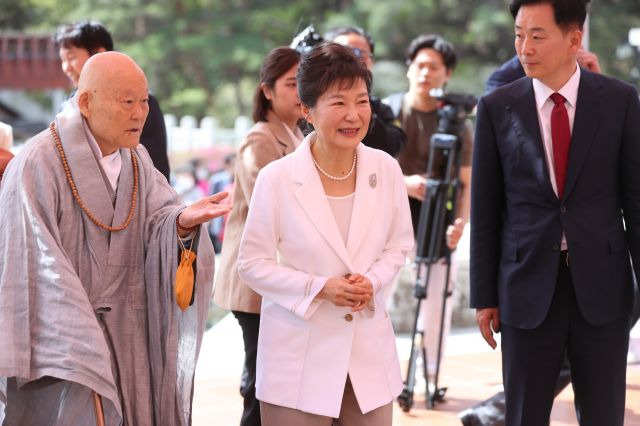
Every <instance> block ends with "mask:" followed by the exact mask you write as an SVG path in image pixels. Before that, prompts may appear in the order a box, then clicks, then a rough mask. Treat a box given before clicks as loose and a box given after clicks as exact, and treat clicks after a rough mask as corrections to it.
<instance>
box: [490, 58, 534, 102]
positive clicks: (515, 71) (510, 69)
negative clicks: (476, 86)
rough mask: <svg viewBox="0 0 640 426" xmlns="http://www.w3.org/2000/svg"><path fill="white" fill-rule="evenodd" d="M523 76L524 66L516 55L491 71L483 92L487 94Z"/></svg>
mask: <svg viewBox="0 0 640 426" xmlns="http://www.w3.org/2000/svg"><path fill="white" fill-rule="evenodd" d="M524 76H525V73H524V68H522V64H521V63H520V60H519V59H518V57H517V56H514V57H513V58H511V59H509V60H508V61H507V62H505V63H504V64H502V65H500V68H498V69H497V70H495V71H494V72H492V73H491V75H490V76H489V78H488V79H487V83H486V85H485V90H484V93H485V94H488V93H491V92H493V91H494V90H496V89H497V88H498V87H500V86H504V85H505V84H508V83H511V82H512V81H516V80H517V79H519V78H522V77H524Z"/></svg>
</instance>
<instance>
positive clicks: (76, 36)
mask: <svg viewBox="0 0 640 426" xmlns="http://www.w3.org/2000/svg"><path fill="white" fill-rule="evenodd" d="M53 39H54V42H55V43H56V46H58V49H59V55H60V60H61V61H62V71H64V73H65V74H66V75H67V77H69V80H71V82H72V83H73V86H74V87H77V86H78V79H79V78H80V71H82V67H83V66H84V64H85V62H87V60H88V59H89V58H90V57H91V56H93V55H95V54H96V53H100V52H109V51H112V50H113V39H112V38H111V33H109V31H107V29H106V28H105V27H104V26H103V25H102V24H101V23H99V22H95V21H80V22H76V23H73V24H69V25H63V26H61V27H60V28H59V29H58V31H57V32H56V34H55V35H54V37H53ZM73 94H75V90H74V93H72V95H71V96H73ZM140 143H141V144H142V145H144V147H145V148H146V149H147V151H149V156H150V157H151V161H153V165H154V167H155V168H156V169H158V170H159V171H160V173H162V174H163V175H164V177H165V178H166V179H167V181H169V174H170V170H169V158H168V157H167V129H166V127H165V125H164V117H163V115H162V111H161V110H160V105H159V104H158V100H157V99H156V98H155V97H154V96H152V95H151V94H150V95H149V114H148V115H147V120H146V121H145V123H144V127H143V128H142V134H141V135H140Z"/></svg>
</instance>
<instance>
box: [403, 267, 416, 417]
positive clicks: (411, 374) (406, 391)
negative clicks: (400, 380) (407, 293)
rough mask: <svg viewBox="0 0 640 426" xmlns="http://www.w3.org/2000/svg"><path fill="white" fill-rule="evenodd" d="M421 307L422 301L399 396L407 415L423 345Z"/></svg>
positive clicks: (411, 402) (412, 332) (411, 403)
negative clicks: (419, 325) (404, 378)
mask: <svg viewBox="0 0 640 426" xmlns="http://www.w3.org/2000/svg"><path fill="white" fill-rule="evenodd" d="M418 273H419V271H418ZM418 277H419V275H418ZM418 282H419V281H418ZM421 305H422V299H418V303H417V306H416V313H415V317H414V320H413V328H412V331H411V352H410V353H409V363H408V365H407V378H406V380H405V382H404V388H403V389H402V392H401V393H400V395H399V396H398V405H399V406H400V408H401V409H402V411H404V412H405V413H406V412H408V411H409V410H410V409H411V407H412V406H413V390H414V388H415V384H416V383H415V382H416V362H417V358H418V351H419V350H420V346H419V345H421V344H422V341H421V339H418V337H419V331H418V317H419V315H420V309H421Z"/></svg>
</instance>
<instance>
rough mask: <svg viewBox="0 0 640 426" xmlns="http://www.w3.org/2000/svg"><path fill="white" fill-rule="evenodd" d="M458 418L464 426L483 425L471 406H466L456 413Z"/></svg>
mask: <svg viewBox="0 0 640 426" xmlns="http://www.w3.org/2000/svg"><path fill="white" fill-rule="evenodd" d="M458 418H460V421H461V422H462V424H463V425H464V426H484V425H483V424H482V421H481V420H480V418H479V417H478V415H477V414H476V413H475V412H474V411H473V408H468V409H466V410H464V411H463V412H461V413H460V414H458Z"/></svg>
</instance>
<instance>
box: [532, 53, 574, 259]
mask: <svg viewBox="0 0 640 426" xmlns="http://www.w3.org/2000/svg"><path fill="white" fill-rule="evenodd" d="M579 85H580V67H579V66H578V65H577V64H576V70H575V72H574V73H573V75H572V76H571V78H569V80H568V81H567V82H566V83H565V85H564V86H562V87H561V88H560V90H558V92H557V93H560V94H561V95H562V96H564V98H565V100H566V101H565V103H564V106H565V108H566V109H567V114H568V115H569V131H570V132H571V133H572V134H573V120H574V117H575V116H576V101H577V99H578V86H579ZM533 92H534V94H535V97H536V109H537V111H538V123H540V135H541V136H542V143H543V145H544V153H545V157H546V159H547V166H548V167H547V168H548V169H549V178H550V180H551V185H552V186H553V191H554V192H555V193H556V195H558V184H557V182H556V171H555V167H554V160H553V141H552V140H551V111H552V110H553V106H554V103H553V101H552V100H551V98H550V96H551V95H552V94H553V93H556V92H555V91H554V90H553V89H551V88H550V87H548V86H546V85H545V84H544V83H543V82H541V81H540V80H538V79H535V78H534V79H533ZM561 250H567V239H566V237H565V235H564V233H563V234H562V243H561Z"/></svg>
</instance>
